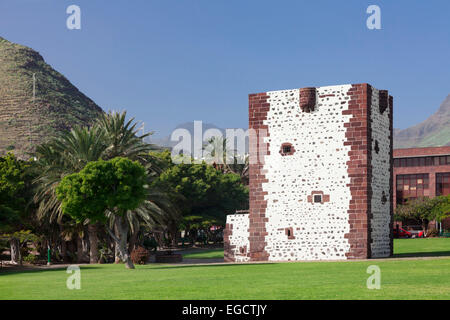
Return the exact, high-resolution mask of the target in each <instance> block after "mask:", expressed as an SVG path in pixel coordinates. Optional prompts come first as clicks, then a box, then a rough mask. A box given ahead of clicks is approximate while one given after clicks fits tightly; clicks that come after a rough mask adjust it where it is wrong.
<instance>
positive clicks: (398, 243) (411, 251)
mask: <svg viewBox="0 0 450 320" xmlns="http://www.w3.org/2000/svg"><path fill="white" fill-rule="evenodd" d="M394 256H395V257H429V256H431V257H436V256H450V238H425V239H395V240H394Z"/></svg>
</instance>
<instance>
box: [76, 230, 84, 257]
mask: <svg viewBox="0 0 450 320" xmlns="http://www.w3.org/2000/svg"><path fill="white" fill-rule="evenodd" d="M83 253H84V252H83V239H81V237H80V235H77V262H78V263H82V262H84V255H83Z"/></svg>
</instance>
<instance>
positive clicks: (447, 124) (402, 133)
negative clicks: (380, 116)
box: [394, 95, 450, 149]
mask: <svg viewBox="0 0 450 320" xmlns="http://www.w3.org/2000/svg"><path fill="white" fill-rule="evenodd" d="M439 146H450V95H448V96H447V98H446V99H445V100H444V101H443V102H442V104H441V106H440V107H439V109H438V110H437V111H436V113H434V114H433V115H432V116H430V117H429V118H428V119H426V120H425V121H423V122H421V123H419V124H417V125H415V126H412V127H410V128H407V129H403V130H398V129H395V130H394V148H398V149H400V148H414V147H416V148H418V147H439Z"/></svg>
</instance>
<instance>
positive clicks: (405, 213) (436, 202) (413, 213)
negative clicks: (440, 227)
mask: <svg viewBox="0 0 450 320" xmlns="http://www.w3.org/2000/svg"><path fill="white" fill-rule="evenodd" d="M449 199H450V196H439V197H435V198H431V199H430V198H427V197H421V198H417V199H411V200H408V201H407V202H406V203H405V204H403V205H399V206H398V207H397V208H396V210H395V214H396V219H397V220H406V219H414V220H417V221H419V222H420V224H421V225H422V228H423V229H424V230H425V231H427V230H428V224H429V222H430V221H432V220H436V221H442V219H444V218H445V217H448V216H449V215H450V204H449V203H450V200H449Z"/></svg>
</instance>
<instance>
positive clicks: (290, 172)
mask: <svg viewBox="0 0 450 320" xmlns="http://www.w3.org/2000/svg"><path fill="white" fill-rule="evenodd" d="M392 105H393V99H392V97H391V96H389V94H388V91H386V90H377V89H375V88H373V87H372V86H370V85H369V84H355V85H339V86H328V87H318V88H302V89H293V90H280V91H270V92H264V93H258V94H250V95H249V127H250V128H251V129H254V130H255V132H256V134H254V135H250V157H251V159H253V161H251V163H250V210H249V213H248V214H233V215H229V216H228V217H227V224H226V228H225V233H224V247H225V248H224V249H225V260H226V261H236V262H245V261H264V260H271V261H295V260H343V259H364V258H378V257H388V256H390V255H392V245H393V234H392V225H393V206H392V200H393V198H392V196H393V190H392ZM261 150H263V151H262V156H261ZM258 153H259V158H258ZM255 159H257V161H254V160H255Z"/></svg>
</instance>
